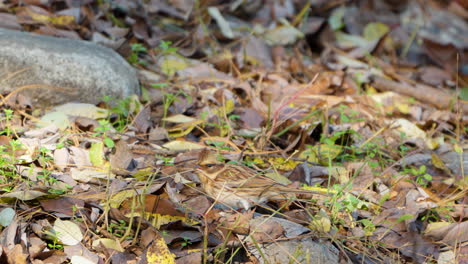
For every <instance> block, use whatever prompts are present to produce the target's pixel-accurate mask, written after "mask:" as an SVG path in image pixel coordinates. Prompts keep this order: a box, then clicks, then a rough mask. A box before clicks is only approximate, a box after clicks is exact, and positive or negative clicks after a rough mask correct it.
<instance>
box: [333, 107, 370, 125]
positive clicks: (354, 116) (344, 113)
mask: <svg viewBox="0 0 468 264" xmlns="http://www.w3.org/2000/svg"><path fill="white" fill-rule="evenodd" d="M336 110H337V111H338V113H340V121H341V122H342V123H354V122H362V121H365V119H364V118H362V117H358V115H359V113H358V112H356V111H355V110H353V109H351V108H349V107H348V106H346V105H340V106H339V107H337V108H336Z"/></svg>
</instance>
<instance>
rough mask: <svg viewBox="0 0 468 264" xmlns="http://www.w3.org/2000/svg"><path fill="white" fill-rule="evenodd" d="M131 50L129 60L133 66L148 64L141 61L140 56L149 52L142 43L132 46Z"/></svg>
mask: <svg viewBox="0 0 468 264" xmlns="http://www.w3.org/2000/svg"><path fill="white" fill-rule="evenodd" d="M130 48H131V50H132V51H131V53H130V56H128V58H127V60H128V62H130V63H131V64H137V65H143V66H145V65H146V62H145V61H143V60H141V59H140V55H141V54H144V53H147V52H148V50H147V49H146V48H145V47H144V46H143V45H142V44H140V43H134V44H132V45H131V46H130Z"/></svg>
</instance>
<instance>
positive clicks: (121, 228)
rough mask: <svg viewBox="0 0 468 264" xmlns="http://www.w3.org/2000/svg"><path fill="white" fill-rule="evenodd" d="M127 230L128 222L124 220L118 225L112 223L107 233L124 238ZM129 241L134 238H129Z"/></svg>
mask: <svg viewBox="0 0 468 264" xmlns="http://www.w3.org/2000/svg"><path fill="white" fill-rule="evenodd" d="M126 230H127V222H125V221H124V220H119V221H118V224H116V223H111V224H110V225H109V226H108V228H107V231H108V232H109V233H111V234H113V235H114V236H116V237H120V238H121V237H122V236H123V235H124V234H125V231H126ZM127 238H128V239H131V238H133V237H132V236H127Z"/></svg>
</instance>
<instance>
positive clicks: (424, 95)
mask: <svg viewBox="0 0 468 264" xmlns="http://www.w3.org/2000/svg"><path fill="white" fill-rule="evenodd" d="M372 85H373V86H374V87H375V88H377V89H379V90H384V91H393V92H396V93H399V94H403V95H407V96H411V97H414V98H415V99H417V100H418V101H421V102H425V103H429V104H431V105H434V106H435V107H437V108H439V109H448V108H450V107H452V106H454V104H455V95H450V94H448V93H445V92H443V91H441V90H439V89H436V88H433V87H430V86H427V85H417V86H410V85H407V84H403V83H398V82H395V81H391V80H387V79H384V78H382V77H379V76H373V80H372ZM461 110H463V112H467V113H468V104H463V105H461Z"/></svg>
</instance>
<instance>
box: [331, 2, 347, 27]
mask: <svg viewBox="0 0 468 264" xmlns="http://www.w3.org/2000/svg"><path fill="white" fill-rule="evenodd" d="M345 10H346V9H345V8H344V7H340V8H337V9H335V10H333V13H332V14H331V16H330V17H329V18H328V24H329V25H330V27H331V29H332V30H334V31H337V30H339V29H341V28H342V27H344V23H343V17H344V14H345Z"/></svg>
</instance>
